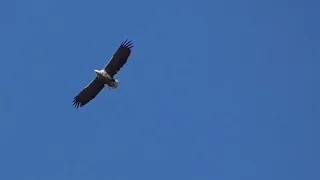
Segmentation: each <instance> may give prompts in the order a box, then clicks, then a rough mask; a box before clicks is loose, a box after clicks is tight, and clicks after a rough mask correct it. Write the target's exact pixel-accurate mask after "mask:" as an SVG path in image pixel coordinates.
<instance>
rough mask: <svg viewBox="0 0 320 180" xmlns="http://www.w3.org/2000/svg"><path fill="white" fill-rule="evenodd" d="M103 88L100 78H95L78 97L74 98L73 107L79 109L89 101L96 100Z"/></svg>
mask: <svg viewBox="0 0 320 180" xmlns="http://www.w3.org/2000/svg"><path fill="white" fill-rule="evenodd" d="M103 88H104V84H103V83H101V82H100V81H99V80H98V78H95V79H94V80H93V81H91V82H90V84H88V85H87V86H86V87H85V88H84V89H83V90H82V91H81V92H80V93H79V94H78V95H77V96H76V97H74V98H73V101H72V103H73V106H74V107H75V108H79V107H82V106H84V105H86V104H87V103H88V102H89V101H91V100H92V99H94V98H95V97H96V96H97V95H98V94H99V92H100V91H101V90H102V89H103Z"/></svg>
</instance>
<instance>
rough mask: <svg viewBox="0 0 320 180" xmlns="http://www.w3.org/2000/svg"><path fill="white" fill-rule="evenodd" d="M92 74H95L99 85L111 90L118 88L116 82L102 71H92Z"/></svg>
mask: <svg viewBox="0 0 320 180" xmlns="http://www.w3.org/2000/svg"><path fill="white" fill-rule="evenodd" d="M94 72H96V73H97V78H98V80H99V81H100V82H101V83H103V84H105V85H107V86H108V87H110V88H113V89H115V88H117V87H118V85H119V83H118V80H117V79H115V78H113V77H111V76H110V75H109V74H108V73H107V72H106V71H105V70H104V69H101V70H94Z"/></svg>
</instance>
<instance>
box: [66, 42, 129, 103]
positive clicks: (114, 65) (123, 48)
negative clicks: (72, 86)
mask: <svg viewBox="0 0 320 180" xmlns="http://www.w3.org/2000/svg"><path fill="white" fill-rule="evenodd" d="M131 48H133V43H132V42H131V41H128V40H125V41H124V42H122V43H121V45H120V47H119V48H118V50H117V51H116V52H115V53H114V54H113V56H112V57H111V60H110V61H109V63H108V64H107V65H106V66H105V67H104V68H103V69H101V70H94V72H95V73H96V77H95V79H94V80H92V81H91V82H90V83H89V84H88V85H87V86H86V87H85V88H84V89H83V90H82V91H81V92H80V93H79V94H78V95H77V96H75V97H74V98H73V101H72V103H73V106H74V107H75V108H79V107H83V106H84V105H86V104H87V103H89V102H90V101H91V100H92V99H94V98H95V97H96V96H97V95H98V94H99V92H100V91H101V90H102V89H103V88H104V86H105V85H107V86H108V87H109V88H112V89H115V88H117V87H118V85H119V81H118V80H117V79H115V78H114V75H116V74H117V73H118V72H119V70H120V69H121V68H122V67H123V66H124V65H125V64H126V62H127V61H128V58H129V56H130V54H131Z"/></svg>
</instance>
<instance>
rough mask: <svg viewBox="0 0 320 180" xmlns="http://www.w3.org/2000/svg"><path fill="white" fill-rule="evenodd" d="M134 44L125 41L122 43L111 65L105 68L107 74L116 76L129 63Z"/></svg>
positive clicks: (110, 62)
mask: <svg viewBox="0 0 320 180" xmlns="http://www.w3.org/2000/svg"><path fill="white" fill-rule="evenodd" d="M133 47H134V46H133V43H132V42H131V41H128V40H125V41H124V42H122V43H121V45H120V47H119V48H118V50H117V51H116V52H115V53H114V55H113V56H112V58H111V60H110V61H109V63H108V64H107V65H106V66H105V67H104V69H105V70H106V72H107V73H108V74H109V75H110V76H112V77H113V76H114V75H115V74H117V72H118V71H119V70H120V69H121V68H122V67H123V65H124V64H125V63H126V62H127V60H128V58H129V56H130V54H131V48H133Z"/></svg>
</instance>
